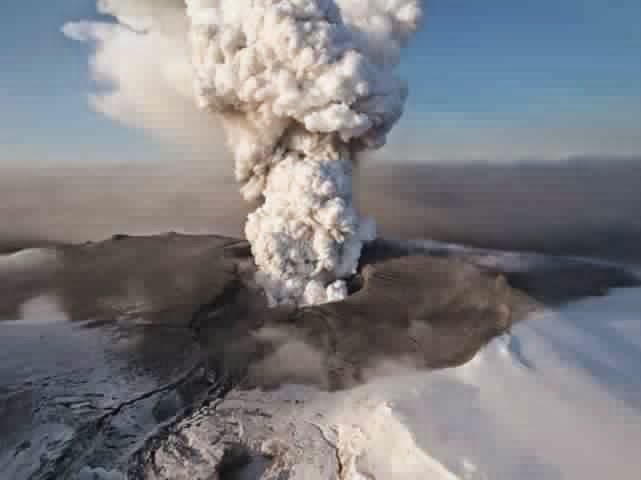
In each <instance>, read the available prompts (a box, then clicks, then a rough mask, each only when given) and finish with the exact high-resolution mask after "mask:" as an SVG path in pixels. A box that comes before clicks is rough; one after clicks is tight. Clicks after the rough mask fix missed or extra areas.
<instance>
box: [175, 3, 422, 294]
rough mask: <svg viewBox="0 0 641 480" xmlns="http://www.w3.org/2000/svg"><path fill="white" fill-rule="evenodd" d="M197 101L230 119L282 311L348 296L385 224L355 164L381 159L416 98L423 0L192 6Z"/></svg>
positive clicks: (267, 273) (263, 265) (267, 281)
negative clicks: (408, 74)
mask: <svg viewBox="0 0 641 480" xmlns="http://www.w3.org/2000/svg"><path fill="white" fill-rule="evenodd" d="M187 15H188V17H189V19H190V22H191V24H190V25H191V26H190V40H191V47H192V54H193V65H194V70H195V73H194V74H195V83H196V90H197V98H198V102H199V105H200V106H201V107H202V108H205V109H208V110H211V111H213V112H216V113H218V114H220V116H221V117H222V120H223V124H224V127H225V130H226V133H227V137H228V140H229V145H230V148H231V149H232V151H233V153H234V156H235V160H236V177H237V179H238V181H239V182H240V183H241V185H242V194H243V196H244V197H245V199H247V200H248V201H262V204H261V206H260V207H259V208H258V209H257V210H256V211H255V212H253V213H252V214H250V215H249V218H248V221H247V225H246V235H247V238H248V240H249V242H250V243H251V246H252V252H253V254H254V257H255V261H256V264H257V266H258V269H259V273H258V274H257V280H258V282H259V283H260V284H261V285H262V286H263V287H264V288H265V291H266V293H267V296H268V298H269V300H270V302H271V303H272V304H279V303H295V304H299V305H306V304H318V303H324V302H328V301H335V300H340V299H342V298H344V297H346V296H347V287H346V283H345V279H346V278H348V277H349V276H350V275H353V274H354V273H355V272H356V268H357V266H358V259H359V257H360V254H361V248H362V245H363V242H367V241H370V240H373V238H374V236H375V226H374V222H373V221H372V220H370V219H364V218H361V217H359V215H358V214H357V212H356V210H355V208H354V204H353V199H352V161H353V159H354V155H355V154H356V153H357V152H359V151H362V150H366V149H373V148H379V147H381V146H382V145H383V144H384V143H385V139H386V135H387V133H388V132H389V131H390V129H391V128H392V126H393V125H394V124H395V123H396V121H397V120H398V119H399V117H400V116H401V113H402V110H403V105H404V102H405V99H406V96H407V88H406V86H405V84H404V83H403V82H402V81H401V80H400V79H399V78H398V77H397V75H396V73H395V68H396V66H397V64H398V54H399V51H400V48H401V46H402V45H403V44H404V42H405V41H406V39H407V38H408V37H409V36H410V35H411V34H412V33H413V32H414V31H415V30H416V28H417V25H418V22H419V19H420V15H421V8H420V2H419V1H418V0H371V1H365V0H187Z"/></svg>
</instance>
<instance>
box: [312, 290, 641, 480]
mask: <svg viewBox="0 0 641 480" xmlns="http://www.w3.org/2000/svg"><path fill="white" fill-rule="evenodd" d="M538 317H539V318H532V319H531V320H529V321H526V322H524V323H521V324H520V325H518V326H517V327H516V328H514V331H513V333H512V335H511V336H506V337H503V338H500V339H497V340H496V341H494V342H493V343H491V344H490V345H489V346H488V347H487V348H486V349H485V350H483V351H482V352H481V353H480V354H478V355H477V356H476V357H475V358H474V360H472V361H471V362H470V363H468V364H467V365H465V366H463V367H459V368H455V369H450V370H443V371H440V372H434V373H411V372H408V373H407V374H406V375H402V376H397V375H395V376H390V377H388V378H384V379H380V380H377V381H375V382H373V383H370V384H368V385H366V386H364V387H361V388H359V389H356V390H353V391H350V392H347V393H342V394H340V395H338V396H337V395H332V396H326V397H324V398H323V399H322V400H320V402H321V403H322V404H324V406H323V407H322V408H321V410H323V411H324V413H323V415H322V417H323V420H322V422H319V423H321V424H322V425H321V426H322V428H323V430H324V432H325V436H326V438H328V440H329V441H331V442H333V443H335V444H336V446H337V448H338V451H339V453H340V455H341V457H342V461H343V462H342V463H343V466H344V472H343V473H344V474H345V476H344V478H345V479H349V480H357V479H358V480H361V479H371V478H376V479H386V480H387V479H407V480H410V479H455V478H458V479H462V480H470V479H491V480H501V479H510V480H511V479H519V480H528V479H557V478H558V479H582V480H586V479H595V480H597V479H599V480H600V479H604V478H638V475H639V472H641V456H640V453H641V450H640V447H641V373H640V372H639V367H640V365H641V289H630V290H619V291H615V292H614V293H612V294H611V295H609V296H607V297H603V298H596V299H589V300H585V301H582V302H578V303H576V304H573V305H570V306H568V307H566V308H563V309H562V310H559V311H548V312H545V313H543V314H539V315H538ZM327 402H330V403H331V404H332V405H333V406H332V407H331V409H330V410H326V408H327ZM312 410H313V408H312ZM325 412H327V413H325Z"/></svg>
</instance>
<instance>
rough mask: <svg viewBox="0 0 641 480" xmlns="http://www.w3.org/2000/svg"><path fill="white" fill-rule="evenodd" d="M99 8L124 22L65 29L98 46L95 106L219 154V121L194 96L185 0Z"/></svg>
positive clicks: (113, 1)
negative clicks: (204, 109) (205, 111)
mask: <svg viewBox="0 0 641 480" xmlns="http://www.w3.org/2000/svg"><path fill="white" fill-rule="evenodd" d="M99 9H100V11H102V12H103V13H108V14H111V15H114V16H115V17H116V18H117V19H118V22H117V23H114V22H87V21H81V22H74V23H68V24H66V25H65V26H64V28H63V32H64V33H65V35H67V36H68V37H69V38H72V39H75V40H79V41H83V42H89V43H91V44H92V45H93V46H94V48H95V50H94V53H93V55H92V58H91V60H90V69H91V74H92V76H93V78H94V80H95V82H96V91H95V92H93V93H92V94H91V95H90V97H89V100H90V103H91V105H92V107H93V108H94V109H95V110H96V111H97V112H99V113H101V114H104V115H106V116H108V117H109V118H112V119H114V120H115V121H117V122H119V123H122V124H124V125H126V126H131V127H136V128H142V129H145V130H148V131H151V132H152V133H155V134H158V135H159V136H160V137H162V138H165V139H170V140H174V141H177V142H180V143H181V144H183V145H187V146H190V147H194V148H197V149H199V150H204V151H210V152H211V156H212V157H218V156H220V155H221V154H222V153H223V152H224V148H223V137H222V132H221V129H220V126H219V124H218V122H217V119H216V117H215V116H213V115H211V114H207V113H204V112H202V111H200V110H199V109H198V108H197V106H196V103H195V101H194V98H193V73H192V68H191V65H190V61H189V58H190V54H189V48H188V44H187V31H186V28H187V24H186V17H185V7H184V3H183V2H182V1H176V0H171V1H170V0H161V1H156V0H154V1H151V0H148V1H140V0H139V1H131V0H129V1H123V0H101V1H100V2H99Z"/></svg>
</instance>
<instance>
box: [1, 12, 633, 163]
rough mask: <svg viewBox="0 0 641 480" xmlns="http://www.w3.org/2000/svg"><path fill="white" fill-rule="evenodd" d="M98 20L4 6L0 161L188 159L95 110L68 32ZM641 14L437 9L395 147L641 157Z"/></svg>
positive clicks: (420, 44) (442, 152)
mask: <svg viewBox="0 0 641 480" xmlns="http://www.w3.org/2000/svg"><path fill="white" fill-rule="evenodd" d="M95 16H96V14H95V6H94V2H93V1H92V0H57V1H55V2H43V1H41V0H4V1H3V2H1V4H0V22H1V25H0V61H1V67H0V162H5V161H19V162H21V163H25V162H34V164H35V163H36V162H41V161H43V160H47V161H68V160H73V161H88V160H91V161H123V160H127V161H130V160H131V161H138V160H140V161H142V160H151V159H155V158H160V157H167V156H172V155H176V154H177V150H176V149H175V148H170V147H168V143H165V142H162V141H159V140H158V139H157V138H152V137H151V136H150V135H148V134H146V133H145V132H142V131H138V130H135V129H129V128H125V127H122V126H119V125H117V124H116V123H114V122H113V121H111V120H109V119H107V118H104V117H102V116H101V115H99V114H97V113H95V112H94V111H93V110H92V109H91V108H90V107H89V105H88V103H87V94H88V93H89V92H90V91H91V90H92V85H91V79H90V74H89V68H88V64H87V62H88V57H89V54H90V48H88V46H87V45H83V44H80V43H77V42H73V41H70V40H69V39H67V38H65V37H64V36H63V35H62V34H61V33H60V28H61V26H62V25H63V24H64V23H65V22H67V21H70V20H79V19H86V18H95ZM640 18H641V2H639V1H638V0H609V1H608V0H583V1H581V0H561V1H559V0H556V1H554V0H539V1H514V0H510V1H509V0H486V1H479V0H431V1H430V2H428V4H427V17H426V23H425V26H424V28H423V30H422V31H421V33H420V34H419V35H418V37H417V38H416V39H415V41H414V43H413V44H412V46H411V47H410V48H409V50H408V51H407V52H406V55H405V59H404V63H403V66H402V72H403V74H404V76H405V77H407V78H409V79H410V86H411V89H412V90H411V97H410V101H409V104H408V109H407V116H406V118H405V119H404V120H403V121H402V123H401V125H400V126H399V127H398V131H397V132H396V133H395V138H396V139H397V143H399V144H403V145H406V146H407V145H411V146H413V148H414V149H415V151H414V152H413V153H411V152H410V153H408V156H409V157H417V156H418V157H421V156H423V154H424V152H429V154H425V157H426V158H428V157H429V158H436V159H438V158H439V157H443V158H446V157H447V158H449V157H452V158H454V157H457V156H460V157H479V158H486V159H488V158H489V159H491V158H490V157H493V156H495V155H496V156H504V157H508V158H509V157H517V156H528V155H531V156H533V157H536V156H545V155H548V156H552V157H553V156H556V155H563V154H570V153H594V154H599V153H614V154H618V153H622V154H629V153H641V140H640V138H641V59H640V58H641V28H639V19H640ZM419 134H420V135H419ZM399 140H401V141H399ZM408 148H409V147H408ZM417 152H418V153H417Z"/></svg>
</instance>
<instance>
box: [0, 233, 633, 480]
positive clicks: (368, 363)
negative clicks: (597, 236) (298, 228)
mask: <svg viewBox="0 0 641 480" xmlns="http://www.w3.org/2000/svg"><path fill="white" fill-rule="evenodd" d="M497 255H499V254H497V253H496V252H484V251H478V250H462V249H451V248H446V247H443V246H438V245H427V246H426V245H421V244H417V243H414V244H400V243H393V242H384V241H377V242H375V243H373V244H372V245H370V246H368V248H367V249H366V250H365V252H364V256H363V261H362V265H361V271H360V273H359V275H358V276H356V277H355V278H354V279H353V280H352V282H351V285H350V288H351V291H352V292H353V294H352V295H351V296H350V298H348V299H347V300H345V301H343V302H339V303H334V304H327V305H321V306H313V307H307V308H301V309H294V308H291V307H279V308H275V309H268V308H267V306H266V304H265V299H264V296H263V294H262V292H261V291H260V289H259V288H257V287H256V285H254V283H253V280H252V278H253V272H254V270H253V269H254V267H253V263H252V260H251V252H250V249H249V246H248V245H247V243H246V242H243V241H238V240H234V239H229V238H224V237H217V236H200V237H197V236H185V235H177V234H168V235H164V236H155V237H128V236H117V237H114V238H112V239H110V240H108V241H105V242H100V243H88V244H84V245H68V246H57V247H51V248H46V249H39V250H31V251H21V252H18V253H15V254H12V255H10V256H3V257H0V298H1V299H2V300H1V301H0V320H7V321H6V322H4V323H3V322H1V321H0V329H1V330H0V429H1V430H2V431H0V477H3V478H4V477H7V478H16V479H20V478H34V479H44V478H47V479H54V478H70V479H73V478H79V477H78V475H80V472H81V471H82V470H83V469H86V468H89V467H91V468H97V469H100V468H102V469H104V470H105V471H109V470H112V469H113V470H118V471H121V472H122V471H124V470H126V469H129V471H130V478H147V477H149V478H210V477H205V476H200V477H199V476H197V475H196V473H197V474H198V475H200V474H201V473H199V472H202V471H204V470H198V469H199V468H201V467H202V468H204V469H207V468H211V467H212V465H213V466H214V467H215V468H217V469H218V470H217V471H218V476H219V478H253V477H251V475H254V477H256V476H257V475H258V473H256V472H262V473H261V475H262V477H261V478H288V477H286V476H283V477H281V476H277V475H276V473H275V472H278V471H279V470H278V469H279V468H280V467H279V465H281V464H282V462H284V460H283V459H284V458H285V457H284V456H283V455H285V456H286V454H285V453H282V452H283V451H284V450H282V449H279V448H278V446H277V445H271V447H270V448H267V450H265V448H266V447H265V448H264V445H263V443H261V442H262V441H263V440H264V439H265V438H267V433H266V432H267V431H268V430H269V428H271V427H269V425H270V420H269V419H270V416H274V417H278V416H279V415H281V416H283V418H289V417H288V416H291V415H294V413H295V412H296V411H297V408H298V407H297V406H296V405H295V404H290V403H287V402H285V403H282V402H280V403H279V401H276V400H274V402H275V403H274V404H273V405H271V406H270V405H268V404H266V403H264V402H263V403H261V404H260V405H258V406H255V408H254V409H253V410H252V409H251V408H249V404H250V403H252V402H253V403H256V402H257V401H258V402H259V403H260V401H259V400H257V397H256V395H257V394H256V393H243V392H256V391H255V390H248V389H250V388H253V387H260V388H263V389H265V388H268V387H275V386H277V385H280V384H283V383H304V384H310V385H313V386H316V387H320V388H322V389H330V390H333V389H343V388H345V387H350V386H354V385H357V384H359V383H362V382H364V381H366V380H367V379H368V378H370V376H375V375H380V374H382V373H385V372H388V371H390V370H389V369H393V368H396V367H397V366H399V365H400V366H403V367H408V366H409V367H412V368H419V369H431V368H440V367H447V366H454V365H460V364H461V363H464V362H466V361H467V360H468V359H470V358H471V357H472V356H474V354H475V353H476V352H477V351H478V350H479V349H480V348H482V347H483V346H484V345H485V344H486V343H487V342H488V341H489V340H491V339H492V338H493V337H495V336H497V335H500V334H501V333H503V332H505V331H506V330H507V329H509V328H510V326H511V325H512V324H513V323H514V322H516V321H519V320H522V319H524V318H525V317H526V316H527V314H528V313H529V312H531V311H533V310H535V309H537V308H540V307H541V305H542V304H545V303H559V302H564V301H568V300H571V299H577V298H581V297H582V296H586V295H595V294H601V293H603V292H604V291H606V290H607V289H609V288H613V287H625V286H632V285H638V284H639V281H638V279H637V278H636V277H634V276H633V275H631V274H629V273H628V272H626V271H624V270H622V269H620V268H618V267H614V266H608V265H598V264H593V263H586V262H580V261H578V260H567V259H558V258H554V259H548V258H547V257H540V256H532V255H530V256H528V255H522V256H519V255H518V254H511V255H512V256H513V257H514V258H512V257H511V261H510V262H505V261H502V260H501V258H500V256H499V257H497ZM497 258H498V260H497ZM515 259H517V260H518V261H516V262H515V261H514V260H515ZM43 305H45V306H47V308H45V310H44V311H42V312H41V311H40V310H41V309H42V308H43ZM52 305H53V306H54V307H55V312H54V313H52V312H51V308H53V307H52ZM36 307H37V308H36ZM34 308H35V313H34ZM34 315H35V316H36V317H38V318H36V320H39V321H41V323H34V322H33V320H34V318H32V317H33V316H34ZM23 317H24V318H25V320H31V321H29V322H28V321H25V320H20V319H21V318H23ZM40 317H42V318H40ZM53 317H56V318H53ZM58 317H62V318H58ZM52 320H58V321H57V322H52ZM259 397H261V395H259ZM261 398H262V397H261ZM221 401H222V402H223V403H222V404H221V403H220V402H221ZM279 405H280V406H279ZM283 405H286V407H285V406H283ZM252 408H253V407H252ZM248 409H249V410H248ZM274 409H276V410H278V409H281V410H278V412H276V411H274ZM283 409H284V410H283ZM194 411H197V412H198V413H197V414H195V415H194V414H193V412H194ZM225 412H227V413H225ZM241 412H242V415H241ZM279 412H280V413H279ZM239 415H241V416H242V418H243V425H244V426H243V428H241V429H240V430H238V429H236V430H234V428H231V427H230V428H231V429H226V428H223V427H221V428H220V429H218V430H216V431H214V430H211V429H210V430H207V429H205V430H206V432H201V433H202V435H201V434H198V435H196V434H195V433H194V431H193V428H195V427H196V426H197V422H198V421H201V422H205V421H206V422H214V423H216V422H218V423H217V424H219V425H221V426H225V425H229V422H230V421H231V419H233V418H238V416H239ZM199 419H200V420H199ZM184 422H187V423H186V424H185V423H184ZM186 425H189V428H190V429H192V430H189V432H190V433H189V435H196V436H195V437H193V438H199V439H202V438H209V440H207V442H210V443H211V445H210V446H211V448H210V450H207V448H209V447H206V448H205V447H203V448H205V450H207V451H209V453H208V455H209V457H208V459H207V461H205V460H203V459H202V458H200V457H199V460H198V462H200V463H198V462H197V461H195V460H194V461H193V462H192V465H200V467H197V466H194V468H195V469H196V470H194V472H196V473H194V472H192V473H190V471H188V470H184V471H181V472H182V473H181V472H178V471H177V470H176V468H178V467H177V466H179V465H181V464H183V465H187V464H188V463H189V462H185V461H184V460H185V458H186V457H185V456H186V455H187V456H188V455H193V456H198V455H200V456H201V457H202V455H203V454H204V453H203V452H204V451H205V450H203V449H200V450H199V449H196V450H193V451H191V450H190V449H189V448H188V447H189V442H187V441H186V440H185V438H184V435H186V434H187V433H185V432H187V430H186V428H187V427H186ZM249 426H251V427H249ZM266 429H267V430H266ZM313 430H314V428H313V426H307V427H305V428H303V427H299V429H298V430H287V431H284V432H283V435H284V437H283V438H285V439H292V438H294V437H296V436H297V435H298V437H296V438H298V440H296V441H298V442H299V443H300V444H301V445H307V446H308V448H309V449H310V450H309V451H314V450H313V449H314V448H315V449H317V450H316V451H317V452H321V451H322V452H325V453H327V455H329V453H331V447H330V446H328V445H327V442H324V440H323V438H322V436H319V434H318V432H316V434H315V436H314V435H312V434H311V433H310V432H311V431H313ZM216 432H217V433H216ZM239 432H240V433H239ZM242 432H244V433H243V434H241V433H242ZM261 432H262V433H261ZM181 435H183V437H181ZM203 435H204V437H203ZM212 435H213V437H212ZM210 437H211V438H210ZM214 437H215V438H217V439H218V440H215V439H214ZM259 440H260V441H259ZM212 442H213V443H212ZM216 442H218V443H216ZM305 442H311V443H305ZM323 442H324V443H323ZM203 445H204V444H203ZM207 445H209V443H208V444H207ZM230 445H237V446H238V447H237V448H236V449H233V448H232V449H230V447H229V446H230ZM322 445H325V446H322ZM192 446H193V445H192ZM162 452H165V453H162ZM168 452H169V453H168ZM190 452H191V453H190ZM239 452H240V453H241V454H239ZM327 455H325V454H321V453H319V458H321V459H323V458H325V459H326V458H330V457H328V456H327ZM171 458H173V459H174V460H175V461H174V460H169V459H171ZM194 458H195V457H194ZM331 458H333V457H331ZM192 460H193V459H192ZM241 460H242V461H241ZM162 462H169V463H171V462H174V464H175V465H174V467H173V468H174V470H173V471H174V475H175V476H174V477H171V476H167V475H166V474H165V473H163V472H166V470H165V469H164V467H163V466H162V465H161V463H162ZM181 462H182V463H181ZM279 462H280V463H279ZM285 463H286V462H285ZM330 464H331V465H330ZM221 465H222V466H221ZM318 468H319V469H320V470H319V471H324V470H323V469H324V468H327V469H328V471H330V470H331V471H335V469H336V465H335V462H334V463H332V462H329V464H327V465H326V466H325V467H323V466H319V467H318ZM176 472H178V473H176ZM251 472H254V473H251ZM85 473H87V472H85ZM90 473H91V471H89V473H87V474H90ZM210 473H211V472H210ZM181 475H182V476H181ZM190 475H192V476H190ZM194 475H196V476H194ZM211 475H213V473H211ZM243 475H245V477H243ZM247 475H250V477H247ZM279 475H280V474H279ZM283 475H284V474H283ZM213 478H216V477H213ZM292 478H293V477H292ZM310 478H311V477H310ZM321 478H325V477H321Z"/></svg>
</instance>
